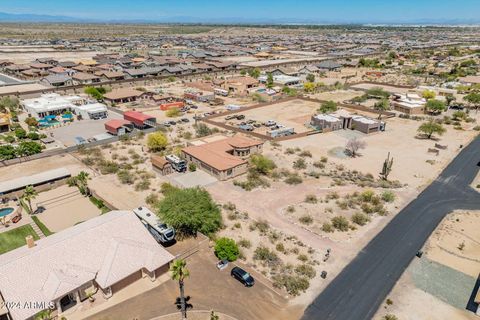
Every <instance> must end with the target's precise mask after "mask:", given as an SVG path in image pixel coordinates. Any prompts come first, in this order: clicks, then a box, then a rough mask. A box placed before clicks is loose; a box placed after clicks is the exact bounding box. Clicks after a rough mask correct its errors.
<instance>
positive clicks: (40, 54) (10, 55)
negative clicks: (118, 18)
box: [0, 47, 106, 64]
mask: <svg viewBox="0 0 480 320" xmlns="http://www.w3.org/2000/svg"><path fill="white" fill-rule="evenodd" d="M102 53H106V52H103V51H84V50H71V51H70V50H69V51H64V50H58V49H54V48H51V49H48V50H47V49H42V50H40V51H37V50H35V49H34V48H31V49H16V48H11V47H10V49H1V48H0V60H3V59H5V60H11V61H15V63H18V64H28V63H31V62H32V61H34V60H35V59H41V58H52V59H58V60H60V61H82V60H89V59H91V58H92V57H93V56H95V55H97V54H102Z"/></svg>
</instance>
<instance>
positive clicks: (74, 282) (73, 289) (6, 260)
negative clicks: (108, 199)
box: [0, 211, 174, 320]
mask: <svg viewBox="0 0 480 320" xmlns="http://www.w3.org/2000/svg"><path fill="white" fill-rule="evenodd" d="M173 259H174V256H173V255H171V254H170V253H169V252H168V251H167V250H165V249H164V248H163V247H162V246H161V245H159V244H158V243H157V241H156V240H155V239H154V238H153V237H152V236H151V235H150V233H149V232H148V231H147V229H146V228H145V227H144V226H143V224H142V222H141V221H140V220H139V219H138V218H137V217H136V215H135V214H134V213H133V212H132V211H111V212H109V213H106V214H104V215H101V216H98V217H95V218H93V219H90V220H88V221H85V222H83V223H81V224H78V225H76V226H73V227H71V228H68V229H65V230H63V231H60V232H57V233H55V234H53V235H51V236H49V237H46V238H43V239H40V240H38V241H36V242H33V241H31V239H29V242H28V245H27V246H24V247H21V248H18V249H16V250H13V251H10V252H7V253H5V254H3V255H1V256H0V294H1V298H3V301H12V302H13V301H15V302H17V301H18V302H20V303H19V304H18V305H17V304H14V305H9V306H8V307H7V310H6V311H7V312H8V314H9V317H10V319H12V320H23V319H32V318H33V317H34V316H35V315H36V314H38V313H39V312H41V311H43V310H45V309H47V308H49V307H52V309H53V316H54V317H55V316H57V317H59V315H61V314H62V313H63V312H65V311H66V310H68V309H70V308H72V307H75V306H76V305H80V304H81V302H82V301H84V300H86V299H88V293H89V292H99V293H101V294H103V296H104V297H105V298H106V299H108V298H110V297H112V296H114V295H115V294H116V293H117V292H119V291H120V290H122V289H123V288H125V287H127V286H128V285H130V284H132V283H134V282H136V281H138V280H140V279H141V278H145V277H148V278H150V279H151V280H152V281H154V280H155V279H156V278H157V277H159V276H160V275H162V274H164V273H165V272H167V271H168V267H169V263H170V262H171V261H172V260H173ZM32 302H35V303H34V304H33V303H32ZM2 305H3V303H2Z"/></svg>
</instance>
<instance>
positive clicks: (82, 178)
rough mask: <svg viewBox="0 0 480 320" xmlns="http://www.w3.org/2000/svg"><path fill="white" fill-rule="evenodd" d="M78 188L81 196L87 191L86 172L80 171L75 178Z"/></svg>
mask: <svg viewBox="0 0 480 320" xmlns="http://www.w3.org/2000/svg"><path fill="white" fill-rule="evenodd" d="M76 181H77V185H78V188H79V189H80V192H81V193H82V194H86V193H87V190H88V172H85V171H80V173H79V174H78V175H77V176H76Z"/></svg>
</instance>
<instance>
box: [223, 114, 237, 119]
mask: <svg viewBox="0 0 480 320" xmlns="http://www.w3.org/2000/svg"><path fill="white" fill-rule="evenodd" d="M236 118H237V115H235V114H231V115H229V116H226V117H225V120H232V119H236Z"/></svg>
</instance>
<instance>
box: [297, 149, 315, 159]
mask: <svg viewBox="0 0 480 320" xmlns="http://www.w3.org/2000/svg"><path fill="white" fill-rule="evenodd" d="M298 155H299V156H300V157H308V158H311V157H312V153H311V152H310V151H308V150H303V151H302V152H300V153H299V154H298Z"/></svg>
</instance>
